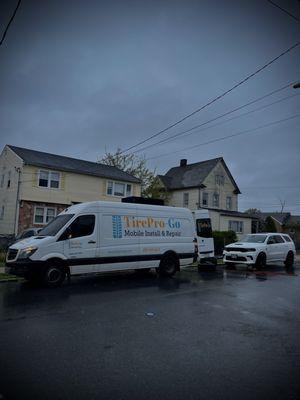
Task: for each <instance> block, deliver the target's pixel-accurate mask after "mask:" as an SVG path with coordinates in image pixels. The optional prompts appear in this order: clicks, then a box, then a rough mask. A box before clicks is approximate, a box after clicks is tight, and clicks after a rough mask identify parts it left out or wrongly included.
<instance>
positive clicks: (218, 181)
mask: <svg viewBox="0 0 300 400" xmlns="http://www.w3.org/2000/svg"><path fill="white" fill-rule="evenodd" d="M215 184H216V185H219V186H220V185H222V186H223V185H224V176H223V175H215Z"/></svg>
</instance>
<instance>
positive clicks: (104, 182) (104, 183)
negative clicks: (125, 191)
mask: <svg viewBox="0 0 300 400" xmlns="http://www.w3.org/2000/svg"><path fill="white" fill-rule="evenodd" d="M106 183H107V182H106V180H105V179H103V181H102V194H103V195H104V196H106Z"/></svg>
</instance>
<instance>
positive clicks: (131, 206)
mask: <svg viewBox="0 0 300 400" xmlns="http://www.w3.org/2000/svg"><path fill="white" fill-rule="evenodd" d="M101 208H116V209H127V210H136V209H141V210H149V211H150V210H151V211H169V212H170V211H171V212H173V213H174V212H178V211H180V212H181V213H183V214H191V211H190V210H189V209H188V208H185V207H168V206H156V205H152V204H137V203H121V202H115V201H90V202H86V203H79V204H74V205H72V206H70V207H68V208H66V209H65V210H64V211H63V213H66V214H73V213H76V214H77V213H79V212H95V211H100V209H101Z"/></svg>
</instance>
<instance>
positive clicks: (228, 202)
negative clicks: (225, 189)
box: [226, 196, 232, 210]
mask: <svg viewBox="0 0 300 400" xmlns="http://www.w3.org/2000/svg"><path fill="white" fill-rule="evenodd" d="M231 208H232V198H231V196H227V197H226V209H227V210H231Z"/></svg>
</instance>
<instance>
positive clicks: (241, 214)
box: [207, 207, 258, 219]
mask: <svg viewBox="0 0 300 400" xmlns="http://www.w3.org/2000/svg"><path fill="white" fill-rule="evenodd" d="M207 209H208V210H209V211H216V212H219V213H220V214H221V215H225V216H228V217H239V218H251V219H258V217H257V216H256V214H255V215H254V214H247V213H244V212H239V211H232V210H221V209H218V208H209V207H207Z"/></svg>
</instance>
